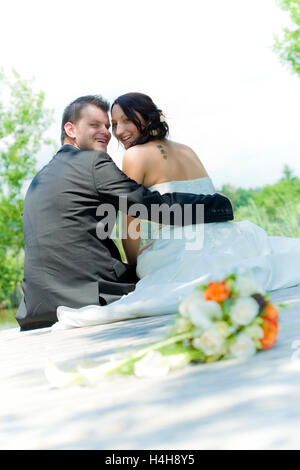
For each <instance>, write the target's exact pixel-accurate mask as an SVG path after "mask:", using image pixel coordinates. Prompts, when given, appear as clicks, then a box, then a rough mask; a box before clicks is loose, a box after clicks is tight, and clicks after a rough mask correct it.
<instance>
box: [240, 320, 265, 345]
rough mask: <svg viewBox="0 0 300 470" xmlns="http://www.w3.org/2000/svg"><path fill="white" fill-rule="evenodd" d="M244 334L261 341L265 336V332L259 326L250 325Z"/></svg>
mask: <svg viewBox="0 0 300 470" xmlns="http://www.w3.org/2000/svg"><path fill="white" fill-rule="evenodd" d="M243 333H244V334H245V335H247V336H249V338H251V339H253V340H254V341H255V340H258V339H261V338H262V337H263V336H264V330H263V329H262V328H261V327H260V326H259V325H256V324H254V325H249V326H247V328H245V329H244V331H243Z"/></svg>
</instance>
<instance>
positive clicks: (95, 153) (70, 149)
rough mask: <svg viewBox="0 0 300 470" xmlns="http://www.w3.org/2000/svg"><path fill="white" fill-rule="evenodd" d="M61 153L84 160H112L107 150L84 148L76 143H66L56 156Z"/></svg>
mask: <svg viewBox="0 0 300 470" xmlns="http://www.w3.org/2000/svg"><path fill="white" fill-rule="evenodd" d="M60 155H69V156H71V155H72V156H76V157H79V158H82V159H83V160H85V161H87V160H99V159H100V160H111V157H110V156H109V155H108V153H107V152H104V151H103V150H82V149H80V148H78V147H75V146H74V145H70V144H65V145H63V146H62V147H61V148H60V149H59V150H58V151H57V153H56V155H55V156H54V158H56V157H59V156H60Z"/></svg>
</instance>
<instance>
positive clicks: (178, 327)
mask: <svg viewBox="0 0 300 470" xmlns="http://www.w3.org/2000/svg"><path fill="white" fill-rule="evenodd" d="M174 327H175V331H176V333H185V332H186V331H189V329H190V328H191V327H192V323H191V320H190V319H189V318H187V317H179V318H177V319H176V322H175V325H174Z"/></svg>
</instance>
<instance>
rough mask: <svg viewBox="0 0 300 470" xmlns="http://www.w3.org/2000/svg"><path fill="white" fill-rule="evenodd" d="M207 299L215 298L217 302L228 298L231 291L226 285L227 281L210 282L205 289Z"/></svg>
mask: <svg viewBox="0 0 300 470" xmlns="http://www.w3.org/2000/svg"><path fill="white" fill-rule="evenodd" d="M204 296H205V300H214V301H215V302H223V301H224V300H226V299H228V298H229V296H230V292H229V290H228V289H227V287H226V283H225V281H222V282H210V283H209V284H208V286H207V288H206V291H205V294H204Z"/></svg>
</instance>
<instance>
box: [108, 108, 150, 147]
mask: <svg viewBox="0 0 300 470" xmlns="http://www.w3.org/2000/svg"><path fill="white" fill-rule="evenodd" d="M137 114H138V113H137ZM138 119H139V120H140V122H141V123H142V124H144V120H143V118H142V116H141V115H140V114H138ZM112 130H113V133H114V136H115V137H116V138H117V139H118V140H119V141H120V142H121V144H122V145H124V147H125V149H126V150H127V149H128V148H129V147H131V146H132V144H134V142H135V141H136V140H137V138H138V137H139V136H140V135H141V133H140V131H139V129H138V128H137V126H136V125H135V124H134V122H133V121H131V120H130V119H128V117H127V116H126V114H125V113H124V112H123V110H122V108H121V107H120V106H119V105H118V104H116V105H115V106H114V107H113V109H112Z"/></svg>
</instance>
